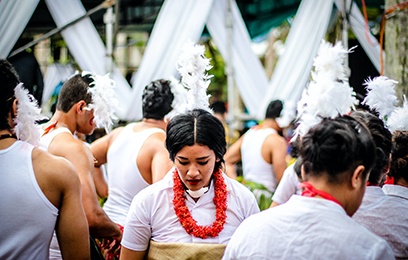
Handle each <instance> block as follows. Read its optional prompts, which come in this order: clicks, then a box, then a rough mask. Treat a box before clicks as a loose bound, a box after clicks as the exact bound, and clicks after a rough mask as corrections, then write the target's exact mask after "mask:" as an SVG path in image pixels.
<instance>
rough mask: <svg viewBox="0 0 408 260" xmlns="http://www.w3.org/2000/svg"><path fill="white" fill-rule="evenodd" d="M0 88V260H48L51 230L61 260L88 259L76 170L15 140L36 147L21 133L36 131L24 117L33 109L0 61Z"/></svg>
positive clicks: (84, 224) (86, 231) (62, 161)
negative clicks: (57, 239) (57, 241)
mask: <svg viewBox="0 0 408 260" xmlns="http://www.w3.org/2000/svg"><path fill="white" fill-rule="evenodd" d="M0 82H1V89H0V91H1V95H0V96H1V102H0V104H1V106H0V134H1V137H0V165H1V171H0V190H1V191H2V196H1V198H0V219H1V220H2V221H3V225H1V227H0V233H1V236H0V259H48V256H49V254H48V250H49V245H50V241H51V237H52V234H53V232H54V229H55V231H56V234H57V236H58V238H59V239H60V241H61V249H62V254H63V256H64V259H89V240H88V226H87V222H86V218H85V214H84V210H83V208H82V205H81V204H80V201H81V189H80V183H79V178H78V175H77V173H76V171H75V168H74V167H73V166H72V164H71V163H69V162H68V161H66V160H65V159H62V158H57V157H55V156H52V155H51V154H49V153H47V152H44V151H43V150H41V149H38V148H36V147H34V146H33V145H32V144H29V143H27V142H24V141H20V140H18V141H17V140H16V139H17V136H30V137H31V138H30V139H29V140H30V141H33V143H36V142H35V140H33V139H35V138H34V137H35V134H34V133H33V132H31V131H30V132H29V133H27V132H26V131H28V130H29V129H31V130H32V131H35V128H36V126H35V125H34V121H35V120H34V118H27V117H26V116H27V115H29V116H28V117H34V115H35V113H36V112H34V111H32V110H31V109H30V108H32V107H35V105H33V104H28V103H31V102H30V101H29V100H30V97H28V96H26V97H25V98H24V95H25V93H24V91H26V90H22V89H23V88H22V86H20V85H19V86H17V87H16V83H18V78H17V76H16V75H13V70H12V68H11V65H10V64H9V63H7V62H5V61H4V60H0ZM14 88H15V90H14ZM13 90H14V93H13ZM27 93H28V91H27ZM3 99H4V100H3ZM12 115H13V116H12ZM23 115H24V116H23ZM12 118H14V119H15V120H14V122H16V121H17V122H18V123H17V125H15V123H11V122H13V120H12ZM23 120H24V121H23ZM15 128H19V130H18V131H16V129H15ZM15 132H17V136H15V135H14V133H15ZM24 132H25V133H24Z"/></svg>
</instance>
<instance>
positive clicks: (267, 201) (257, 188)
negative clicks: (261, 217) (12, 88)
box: [237, 176, 273, 211]
mask: <svg viewBox="0 0 408 260" xmlns="http://www.w3.org/2000/svg"><path fill="white" fill-rule="evenodd" d="M237 181H238V182H240V183H242V184H243V185H245V186H246V187H247V188H249V190H250V191H251V192H252V193H254V195H255V197H256V200H257V201H258V206H259V209H260V210H261V211H262V210H265V209H268V208H269V207H270V206H271V204H272V196H273V193H272V192H270V191H269V190H268V189H267V188H266V187H265V186H264V185H263V184H260V183H257V182H254V181H246V180H245V179H244V178H243V177H242V176H238V177H237ZM262 191H264V192H262ZM265 194H268V195H265ZM269 194H270V195H269Z"/></svg>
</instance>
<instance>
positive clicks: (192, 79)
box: [176, 41, 212, 111]
mask: <svg viewBox="0 0 408 260" xmlns="http://www.w3.org/2000/svg"><path fill="white" fill-rule="evenodd" d="M182 51H183V52H182V54H181V55H180V57H179V59H178V60H177V63H176V68H177V70H178V71H179V73H180V75H181V78H182V83H183V85H184V86H185V87H186V88H187V89H188V92H187V109H189V110H191V109H194V108H201V109H204V110H207V111H211V110H210V109H209V101H208V100H209V97H210V95H207V88H208V86H209V85H210V80H209V79H210V78H211V77H212V75H208V74H207V73H206V70H209V69H211V68H212V66H211V65H210V59H207V58H206V57H205V56H204V51H205V47H204V46H203V45H198V44H196V45H195V44H194V43H193V42H192V41H188V42H187V43H185V44H184V45H183V47H182Z"/></svg>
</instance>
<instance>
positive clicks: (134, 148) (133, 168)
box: [103, 123, 165, 226]
mask: <svg viewBox="0 0 408 260" xmlns="http://www.w3.org/2000/svg"><path fill="white" fill-rule="evenodd" d="M134 126H135V123H132V124H129V125H127V126H126V127H125V128H124V129H123V130H122V132H121V133H120V134H119V135H118V137H117V138H116V139H115V141H113V143H112V145H111V146H110V147H109V150H108V154H107V162H108V163H107V172H108V187H109V196H108V200H107V201H106V203H105V204H104V206H103V209H104V210H105V212H106V214H107V215H108V217H109V218H110V219H111V220H112V221H114V222H116V223H118V224H120V225H122V226H124V225H125V222H126V217H127V214H128V211H129V207H130V204H131V203H132V199H133V197H134V196H135V195H136V194H137V193H139V191H141V190H142V189H144V188H146V187H147V186H149V183H147V182H146V181H145V180H144V179H143V177H142V175H141V174H140V171H139V168H138V167H137V164H136V158H137V156H138V154H139V151H140V149H141V148H142V146H143V144H144V142H145V141H146V140H147V138H149V137H150V136H151V135H152V134H154V133H165V132H164V131H163V130H162V129H160V128H150V129H146V130H143V131H141V132H137V133H136V132H134V131H133V127H134ZM163 145H164V143H163Z"/></svg>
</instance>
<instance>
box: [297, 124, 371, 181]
mask: <svg viewBox="0 0 408 260" xmlns="http://www.w3.org/2000/svg"><path fill="white" fill-rule="evenodd" d="M300 154H301V157H302V160H303V167H304V170H305V173H306V178H307V177H310V176H314V177H321V176H323V175H327V179H328V182H329V183H334V184H338V183H342V182H343V181H344V180H345V179H344V178H345V177H347V176H350V175H349V174H352V172H353V171H354V169H355V168H356V167H357V166H358V165H360V164H362V165H363V166H364V167H365V171H364V177H366V176H367V174H369V173H370V171H371V169H372V168H373V167H374V163H375V144H374V141H373V139H372V137H371V134H370V132H369V130H368V129H367V127H366V126H365V125H363V124H361V123H359V122H358V121H357V120H355V119H354V118H352V117H350V116H340V117H337V118H335V119H328V118H326V119H323V121H322V122H321V123H319V124H318V125H316V126H315V127H313V128H311V129H310V130H309V131H308V133H307V134H306V135H305V136H304V137H303V139H302V143H301V147H300ZM345 172H347V174H346V175H344V174H343V173H345ZM350 177H351V176H350Z"/></svg>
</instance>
